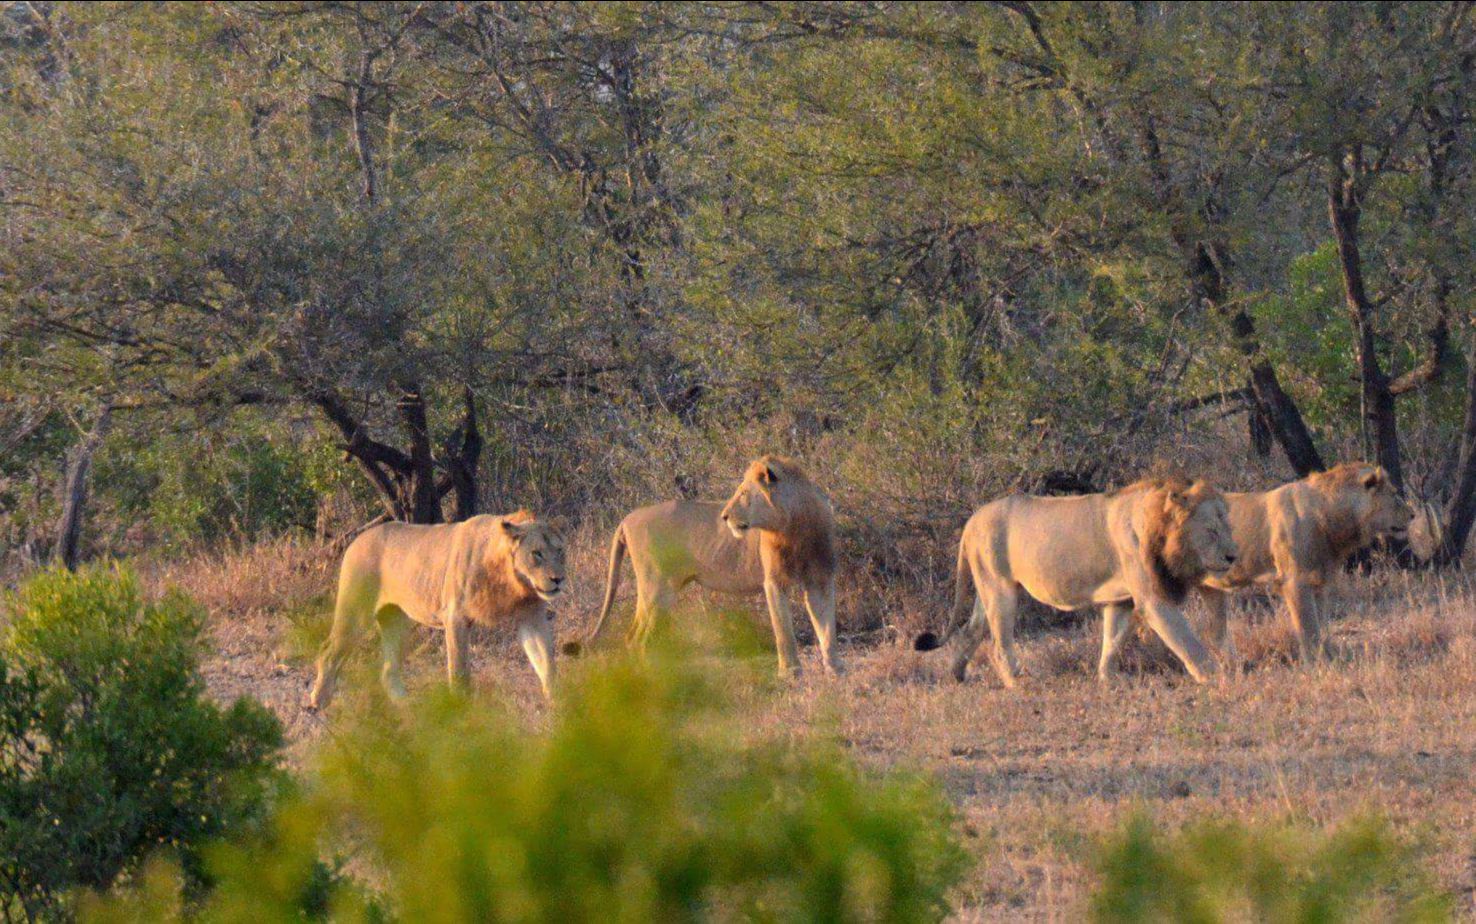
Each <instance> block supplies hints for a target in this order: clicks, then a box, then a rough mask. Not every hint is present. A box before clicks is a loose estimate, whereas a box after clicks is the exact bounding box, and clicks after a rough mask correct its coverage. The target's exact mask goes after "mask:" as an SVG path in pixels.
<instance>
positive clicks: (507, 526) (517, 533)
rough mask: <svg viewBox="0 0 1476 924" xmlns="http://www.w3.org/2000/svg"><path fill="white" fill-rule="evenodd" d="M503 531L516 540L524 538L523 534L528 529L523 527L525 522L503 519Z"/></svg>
mask: <svg viewBox="0 0 1476 924" xmlns="http://www.w3.org/2000/svg"><path fill="white" fill-rule="evenodd" d="M502 531H503V533H504V534H506V536H507V538H509V539H512V540H514V541H516V540H518V539H521V538H523V535H524V534H525V533H526V532H527V530H526V529H525V528H524V527H523V524H521V523H513V522H512V521H510V520H503V521H502Z"/></svg>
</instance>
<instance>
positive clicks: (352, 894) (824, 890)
mask: <svg viewBox="0 0 1476 924" xmlns="http://www.w3.org/2000/svg"><path fill="white" fill-rule="evenodd" d="M565 693H566V694H567V698H565V699H563V700H562V701H561V702H560V704H559V707H558V712H557V714H556V715H555V716H554V718H553V721H552V727H551V728H550V729H549V730H548V731H547V732H546V733H545V734H539V735H530V734H529V732H528V731H527V730H526V729H524V728H521V727H519V725H518V723H517V722H515V721H514V720H512V719H511V718H509V717H507V716H505V715H502V714H500V713H499V712H497V711H495V710H490V711H489V710H488V708H487V706H486V704H483V703H476V702H469V701H465V700H461V699H457V698H451V697H446V696H438V697H435V698H433V699H432V700H431V701H427V702H422V703H419V704H417V705H416V707H415V713H414V714H413V716H405V715H402V714H397V713H395V712H392V711H388V710H387V709H386V707H385V706H384V704H379V705H378V706H371V707H370V711H369V712H368V713H367V714H364V715H362V716H359V717H358V720H357V721H356V722H355V723H354V724H353V726H352V728H351V730H349V731H346V732H345V733H344V734H343V735H342V736H341V738H338V739H337V740H335V741H333V742H332V743H331V744H329V745H328V746H327V747H326V749H325V750H324V752H323V753H322V754H321V755H320V757H319V762H318V766H317V771H316V773H315V774H314V775H313V776H312V777H311V778H310V780H309V781H308V783H307V784H306V786H305V791H304V796H303V797H302V798H301V799H300V800H299V801H297V802H295V803H292V804H289V805H287V806H285V807H284V808H283V809H282V810H281V811H280V812H278V814H277V816H276V821H275V823H274V825H273V826H272V828H271V830H270V831H269V832H268V833H267V834H266V835H265V836H264V837H262V838H259V839H255V840H252V841H249V842H247V843H238V844H237V845H236V846H233V847H230V848H226V849H223V850H221V851H220V852H219V853H218V854H217V856H216V860H215V862H214V864H213V866H212V870H213V872H214V873H215V875H216V876H217V878H218V882H219V885H218V887H217V891H216V893H215V895H214V896H213V898H212V899H211V902H210V904H209V906H208V909H207V916H216V915H218V916H220V917H223V918H227V919H236V918H242V917H250V918H251V919H254V920H273V919H275V920H288V919H295V917H296V915H297V914H298V912H299V909H301V908H302V907H303V906H304V904H305V898H304V897H305V896H306V895H310V894H312V893H313V892H314V888H315V887H314V883H315V882H321V881H322V880H321V874H320V873H319V872H317V869H318V868H317V866H316V862H317V861H316V858H317V854H318V849H319V845H320V844H322V843H325V842H326V843H332V844H343V845H349V844H352V845H357V847H356V849H357V853H358V855H359V857H360V858H361V859H362V860H363V861H364V862H367V863H368V864H369V867H370V868H372V869H373V870H375V872H374V873H373V874H372V875H371V877H370V880H371V881H372V882H375V883H377V884H382V886H383V894H382V895H381V896H380V897H379V898H377V899H375V898H372V897H371V893H370V891H368V890H367V887H366V886H365V885H364V884H358V885H355V884H353V883H351V882H348V881H339V882H337V883H335V884H334V885H333V886H332V888H331V889H330V896H329V898H328V903H327V907H328V908H329V909H331V916H332V917H334V918H336V919H358V918H359V917H361V916H362V915H365V914H373V913H377V912H374V911H373V909H374V908H376V907H378V908H381V909H382V908H389V909H393V912H394V915H395V916H396V917H397V918H400V919H403V920H426V921H464V920H483V921H501V920H546V921H554V920H559V921H569V920H628V921H639V920H705V919H709V918H712V917H718V918H744V919H755V918H756V919H761V920H833V919H835V918H836V917H837V916H840V917H842V918H846V919H860V920H878V921H913V920H931V919H937V918H940V917H941V916H942V915H943V914H944V912H945V911H946V908H947V905H946V903H945V894H946V892H947V890H948V888H949V887H950V886H951V885H952V884H953V883H954V882H955V881H956V880H957V878H958V876H959V875H960V874H961V872H962V871H963V868H964V854H963V852H962V849H961V847H960V846H959V844H958V843H957V842H956V841H955V839H954V835H953V834H952V832H951V830H950V826H951V813H950V811H949V809H948V808H947V805H946V803H945V802H944V801H943V799H942V798H941V796H940V794H939V793H938V792H937V791H936V790H935V789H934V787H933V786H932V785H930V784H929V783H927V782H925V781H924V780H921V779H916V778H913V777H910V776H907V775H900V774H891V775H887V776H882V777H877V776H875V775H873V774H869V773H865V772H863V771H861V770H859V769H858V768H856V767H855V766H854V764H853V763H852V762H851V761H850V759H849V758H847V757H846V755H845V754H844V753H843V752H842V751H840V749H839V748H837V747H836V746H834V745H831V744H827V743H823V742H815V741H805V740H800V741H797V742H795V741H789V740H786V739H781V740H765V739H763V738H759V739H755V738H754V737H753V735H752V734H751V733H750V732H748V731H745V730H744V729H743V728H742V727H741V726H740V725H739V723H738V722H737V721H736V718H735V717H734V716H733V714H732V713H731V712H730V710H729V709H728V708H727V707H726V706H725V705H724V703H723V698H722V697H721V696H720V694H719V687H718V686H717V685H715V684H714V683H713V682H712V681H711V680H710V679H707V678H704V677H703V676H701V675H700V674H699V673H698V672H697V670H696V669H695V668H694V667H693V666H691V663H690V655H687V656H683V657H682V658H680V659H678V658H676V657H673V656H670V655H668V656H665V657H659V656H658V657H656V658H654V659H653V660H652V662H646V663H643V662H639V661H627V662H621V663H619V664H614V665H610V666H608V667H606V666H603V665H602V669H601V670H599V671H597V672H592V673H591V674H590V675H589V676H587V677H584V678H582V679H581V680H579V681H578V682H577V683H574V684H572V685H571V686H570V687H569V688H568V689H566V690H565ZM144 898H146V895H144V896H141V897H135V898H133V899H130V900H131V901H142V900H143V899H144ZM102 907H104V908H105V907H107V906H102ZM154 907H157V904H155V906H154ZM99 910H101V908H100V909H99Z"/></svg>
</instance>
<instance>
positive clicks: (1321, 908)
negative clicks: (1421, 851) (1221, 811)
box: [1092, 815, 1451, 924]
mask: <svg viewBox="0 0 1476 924" xmlns="http://www.w3.org/2000/svg"><path fill="white" fill-rule="evenodd" d="M1095 864H1096V867H1097V872H1098V874H1099V875H1100V876H1101V877H1102V880H1103V881H1102V885H1101V887H1100V888H1099V890H1098V892H1097V895H1096V896H1095V898H1094V899H1093V903H1092V912H1093V916H1094V917H1095V918H1096V919H1097V920H1099V921H1203V922H1211V921H1241V920H1251V921H1271V922H1288V924H1290V922H1314V921H1348V920H1379V921H1444V920H1448V919H1449V918H1450V916H1451V908H1450V906H1449V904H1448V902H1447V899H1446V898H1445V897H1444V896H1443V895H1441V894H1440V893H1438V892H1437V891H1435V890H1434V889H1433V888H1432V887H1431V885H1430V883H1429V882H1427V881H1426V880H1425V879H1424V877H1423V876H1422V875H1421V874H1420V873H1418V872H1416V871H1415V869H1414V868H1413V866H1412V864H1411V863H1410V852H1409V850H1408V849H1407V848H1406V847H1404V846H1403V845H1402V844H1401V843H1400V842H1399V841H1398V840H1397V839H1396V838H1395V837H1394V835H1393V834H1392V833H1391V832H1390V831H1389V829H1388V828H1387V826H1385V825H1384V824H1383V823H1381V822H1379V821H1378V820H1376V819H1364V820H1360V821H1353V822H1350V823H1348V824H1346V825H1345V826H1343V827H1342V828H1340V829H1338V830H1335V831H1332V832H1330V833H1327V834H1315V833H1309V832H1307V831H1305V830H1301V829H1297V828H1293V827H1267V828H1259V829H1258V828H1249V827H1245V826H1242V825H1238V824H1234V823H1228V822H1226V823H1220V822H1207V823H1202V824H1198V825H1194V826H1192V827H1190V828H1188V829H1186V830H1184V831H1182V832H1179V833H1178V834H1174V835H1170V836H1165V835H1163V834H1162V833H1160V832H1159V831H1157V830H1156V829H1155V828H1154V826H1153V824H1152V822H1151V821H1149V819H1147V818H1146V817H1143V816H1141V815H1139V816H1136V817H1134V818H1132V819H1131V820H1129V821H1128V823H1127V824H1126V825H1124V827H1123V828H1122V829H1121V830H1120V831H1119V832H1117V833H1116V834H1114V835H1113V836H1112V837H1110V838H1108V839H1107V840H1105V841H1104V842H1103V843H1102V844H1101V845H1100V846H1099V848H1098V853H1097V856H1096V861H1095Z"/></svg>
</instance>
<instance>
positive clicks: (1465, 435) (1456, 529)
mask: <svg viewBox="0 0 1476 924" xmlns="http://www.w3.org/2000/svg"><path fill="white" fill-rule="evenodd" d="M1473 522H1476V355H1471V356H1467V357H1466V419H1465V423H1464V425H1463V426H1462V428H1461V448H1460V455H1459V460H1458V462H1457V465H1456V482H1455V491H1454V492H1452V493H1451V495H1450V500H1449V501H1447V502H1446V505H1445V535H1444V537H1443V539H1442V541H1441V543H1440V547H1439V548H1438V549H1436V550H1435V559H1434V564H1435V566H1436V567H1437V568H1448V567H1451V566H1452V565H1458V564H1460V561H1461V556H1462V555H1464V554H1465V551H1466V539H1467V538H1468V537H1469V536H1470V534H1471V525H1472V523H1473Z"/></svg>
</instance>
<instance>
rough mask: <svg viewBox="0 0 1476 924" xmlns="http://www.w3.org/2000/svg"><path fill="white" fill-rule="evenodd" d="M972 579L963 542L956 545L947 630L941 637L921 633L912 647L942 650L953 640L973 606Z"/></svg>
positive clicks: (931, 633)
mask: <svg viewBox="0 0 1476 924" xmlns="http://www.w3.org/2000/svg"><path fill="white" fill-rule="evenodd" d="M973 589H974V577H973V574H972V573H971V572H970V571H969V558H968V554H967V553H966V552H965V551H964V543H963V540H959V543H958V563H957V564H956V565H955V566H954V569H953V613H952V614H951V615H950V616H949V619H948V628H946V629H944V630H943V637H942V638H939V637H938V635H937V634H936V633H934V632H931V631H926V630H924V631H922V632H919V633H918V634H917V637H916V638H914V639H913V640H912V647H913V648H915V649H916V650H918V651H932V650H933V649H934V648H942V647H943V646H944V645H946V644H948V640H949V639H951V638H953V633H955V632H957V631H958V630H959V628H960V627H961V626H963V624H964V622H965V620H967V619H968V618H969V608H970V607H971V606H972V605H973V602H974V601H973V599H972V597H973V593H972V591H973Z"/></svg>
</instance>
